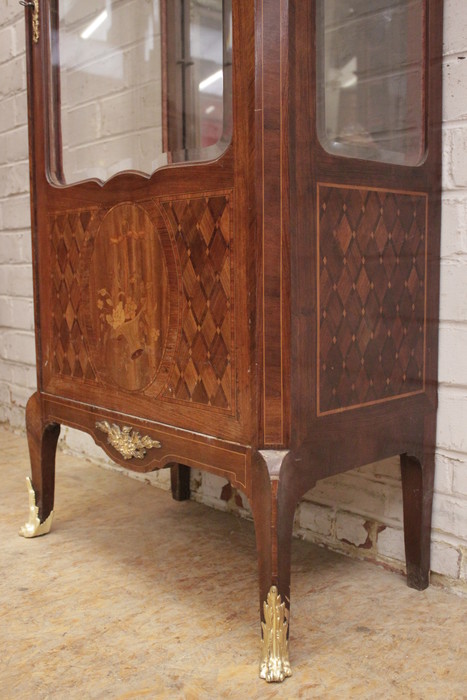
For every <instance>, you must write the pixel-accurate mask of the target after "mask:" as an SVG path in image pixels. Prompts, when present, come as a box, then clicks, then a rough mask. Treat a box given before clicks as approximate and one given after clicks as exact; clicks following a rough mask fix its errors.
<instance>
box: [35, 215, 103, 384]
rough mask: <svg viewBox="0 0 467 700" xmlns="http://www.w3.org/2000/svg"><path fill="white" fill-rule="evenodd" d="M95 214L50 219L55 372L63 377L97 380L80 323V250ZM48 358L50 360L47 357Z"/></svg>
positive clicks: (52, 359)
mask: <svg viewBox="0 0 467 700" xmlns="http://www.w3.org/2000/svg"><path fill="white" fill-rule="evenodd" d="M94 213H95V212H92V211H78V212H76V211H74V212H66V213H63V214H56V215H53V216H51V218H50V231H51V250H50V252H51V261H50V274H51V292H52V295H51V313H52V319H51V322H52V347H51V349H50V352H51V358H50V361H51V366H52V372H53V373H54V374H58V375H61V376H64V377H75V378H81V379H83V378H86V379H87V380H94V381H96V374H95V372H94V369H93V368H92V365H91V363H90V361H89V356H88V352H87V349H86V346H85V343H84V336H83V328H82V326H81V324H80V321H79V320H78V312H79V307H80V303H81V288H80V283H79V278H78V269H79V261H80V251H81V250H82V248H83V245H84V241H85V239H86V236H87V233H88V229H89V225H90V223H91V221H92V218H93V215H94ZM47 359H49V358H47Z"/></svg>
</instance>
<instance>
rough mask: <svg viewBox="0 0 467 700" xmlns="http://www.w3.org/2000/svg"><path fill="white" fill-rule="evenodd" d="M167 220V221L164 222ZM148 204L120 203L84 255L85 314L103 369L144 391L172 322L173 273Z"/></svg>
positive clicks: (95, 359)
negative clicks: (169, 269)
mask: <svg viewBox="0 0 467 700" xmlns="http://www.w3.org/2000/svg"><path fill="white" fill-rule="evenodd" d="M161 225H162V224H161ZM161 225H160V226H157V220H156V225H155V224H154V221H153V219H152V218H151V217H150V215H149V213H148V211H147V210H146V208H143V207H142V206H139V205H135V204H120V205H118V206H115V207H113V208H112V209H110V210H109V211H108V212H107V213H106V215H105V216H104V218H103V220H102V222H101V224H100V226H99V228H98V230H97V231H96V233H95V236H94V237H93V238H92V239H89V241H88V245H87V251H86V254H85V256H84V261H85V265H86V267H88V269H89V274H88V275H86V276H84V275H85V273H83V277H84V279H85V284H84V285H83V289H84V293H83V297H84V299H85V304H84V305H83V312H84V313H83V320H84V324H83V325H84V326H85V329H86V334H87V341H88V346H89V348H90V351H91V358H92V362H93V365H94V367H95V368H96V371H97V373H98V374H99V375H100V376H101V377H102V378H104V379H105V380H106V381H110V382H111V383H113V384H116V385H118V386H120V387H122V388H124V389H128V390H130V391H138V390H141V389H143V388H144V387H146V386H148V385H149V384H150V383H151V382H152V381H153V379H154V377H155V375H156V373H157V371H158V368H159V365H160V363H161V360H162V355H163V350H164V345H165V342H166V339H167V333H168V327H169V303H170V302H169V278H168V270H167V261H166V258H165V252H164V249H163V244H162V240H161V235H160V228H161Z"/></svg>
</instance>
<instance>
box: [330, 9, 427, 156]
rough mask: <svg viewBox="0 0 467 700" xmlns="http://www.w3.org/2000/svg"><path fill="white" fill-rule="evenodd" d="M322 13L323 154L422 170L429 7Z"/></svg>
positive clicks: (344, 10) (338, 10) (340, 10)
mask: <svg viewBox="0 0 467 700" xmlns="http://www.w3.org/2000/svg"><path fill="white" fill-rule="evenodd" d="M317 8H318V9H317V84H318V89H317V95H318V98H317V100H318V104H317V124H318V136H319V140H320V142H321V144H322V145H323V147H324V148H325V149H326V150H327V151H328V152H329V153H333V154H336V155H342V156H350V157H354V158H364V159H366V160H376V161H382V162H386V163H397V164H404V165H415V164H416V163H418V162H420V160H421V158H422V156H423V153H424V148H425V136H424V116H423V115H424V68H425V66H424V55H423V37H424V15H425V3H424V0H318V1H317Z"/></svg>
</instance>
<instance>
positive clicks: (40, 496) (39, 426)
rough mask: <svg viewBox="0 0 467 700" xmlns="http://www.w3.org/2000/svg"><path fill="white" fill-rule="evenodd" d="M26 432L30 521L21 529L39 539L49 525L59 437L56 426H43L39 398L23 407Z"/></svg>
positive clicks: (35, 396)
mask: <svg viewBox="0 0 467 700" xmlns="http://www.w3.org/2000/svg"><path fill="white" fill-rule="evenodd" d="M26 429H27V435H28V446H29V457H30V460H31V473H32V479H29V478H28V479H27V482H28V491H29V520H28V522H27V523H26V524H25V525H23V527H22V528H21V530H20V535H22V536H23V537H38V536H39V535H45V534H47V532H49V530H50V527H51V525H52V518H53V505H54V488H55V451H56V447H57V440H58V436H59V434H60V426H59V425H57V424H56V423H44V421H43V418H42V411H41V403H40V398H39V395H38V394H37V393H36V394H33V396H31V398H30V399H29V401H28V404H27V406H26Z"/></svg>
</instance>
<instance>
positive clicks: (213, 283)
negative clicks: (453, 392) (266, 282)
mask: <svg viewBox="0 0 467 700" xmlns="http://www.w3.org/2000/svg"><path fill="white" fill-rule="evenodd" d="M230 207H231V205H230V201H229V196H228V195H224V194H223V195H220V196H206V197H199V198H190V199H187V198H185V199H180V200H175V201H171V202H165V203H164V204H163V208H164V210H165V213H166V215H167V217H168V220H169V221H170V225H171V228H172V231H173V233H174V236H175V241H176V245H177V249H178V255H179V259H180V263H181V271H182V283H183V296H184V310H183V319H182V334H181V342H180V346H179V350H178V353H177V355H176V358H175V368H174V370H173V371H172V374H171V379H170V382H169V385H168V387H167V390H166V392H165V394H164V396H165V397H166V398H169V397H171V398H177V399H181V400H185V401H192V402H194V403H201V404H206V405H209V406H216V407H218V408H231V407H232V366H231V365H232V358H231V348H232V298H231V289H230V287H231V264H232V257H231V209H230Z"/></svg>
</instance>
